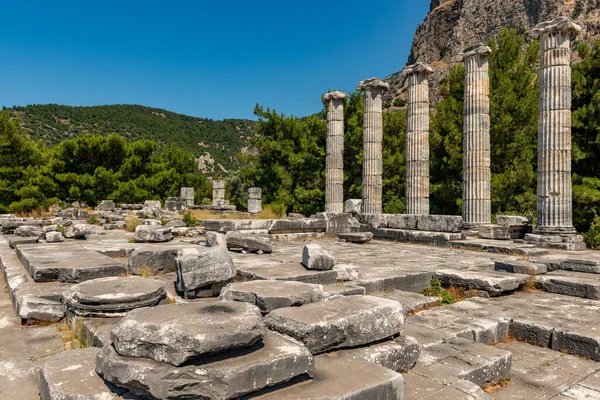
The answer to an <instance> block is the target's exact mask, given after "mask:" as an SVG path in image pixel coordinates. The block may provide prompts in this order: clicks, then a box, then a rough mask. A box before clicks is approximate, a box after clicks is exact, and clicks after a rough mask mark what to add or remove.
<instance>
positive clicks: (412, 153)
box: [404, 63, 433, 215]
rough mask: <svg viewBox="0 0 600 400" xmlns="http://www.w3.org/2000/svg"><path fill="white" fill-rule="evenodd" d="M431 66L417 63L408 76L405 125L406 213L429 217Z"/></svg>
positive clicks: (408, 72) (408, 68)
mask: <svg viewBox="0 0 600 400" xmlns="http://www.w3.org/2000/svg"><path fill="white" fill-rule="evenodd" d="M432 72H433V68H431V66H429V65H427V64H424V63H417V64H414V65H411V66H408V67H406V68H405V69H404V74H407V75H408V116H407V123H406V213H407V214H419V215H428V214H429V82H428V76H429V74H430V73H432Z"/></svg>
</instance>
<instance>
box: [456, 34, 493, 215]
mask: <svg viewBox="0 0 600 400" xmlns="http://www.w3.org/2000/svg"><path fill="white" fill-rule="evenodd" d="M490 52H491V50H490V48H489V47H487V46H485V45H484V44H481V43H479V44H476V45H474V46H471V47H468V48H466V49H464V50H462V51H461V52H460V54H459V55H458V58H457V60H458V61H459V62H464V64H465V74H466V75H465V99H464V110H463V116H464V123H463V203H462V209H463V212H462V213H463V219H464V221H465V226H466V227H474V226H476V225H480V224H489V223H491V219H492V206H491V200H490V198H491V179H492V173H491V170H490V98H489V95H490V78H489V73H488V56H489V54H490Z"/></svg>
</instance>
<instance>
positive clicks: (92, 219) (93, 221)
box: [87, 214, 100, 225]
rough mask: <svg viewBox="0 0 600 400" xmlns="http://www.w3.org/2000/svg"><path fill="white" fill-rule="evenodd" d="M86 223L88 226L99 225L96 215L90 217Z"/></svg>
mask: <svg viewBox="0 0 600 400" xmlns="http://www.w3.org/2000/svg"><path fill="white" fill-rule="evenodd" d="M87 223H88V224H90V225H98V224H100V218H98V216H97V215H93V214H92V215H90V217H89V218H88V220H87Z"/></svg>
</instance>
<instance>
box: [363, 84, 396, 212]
mask: <svg viewBox="0 0 600 400" xmlns="http://www.w3.org/2000/svg"><path fill="white" fill-rule="evenodd" d="M389 88H390V85H389V84H388V83H387V82H385V81H382V80H381V79H377V78H370V79H367V80H364V81H362V82H360V84H359V85H358V88H357V90H358V91H361V92H364V97H365V118H364V135H363V181H362V208H361V212H362V213H364V214H380V213H381V210H382V186H383V181H382V173H383V157H382V147H381V146H382V141H383V116H382V109H383V107H382V98H381V95H382V93H383V91H384V90H387V89H389Z"/></svg>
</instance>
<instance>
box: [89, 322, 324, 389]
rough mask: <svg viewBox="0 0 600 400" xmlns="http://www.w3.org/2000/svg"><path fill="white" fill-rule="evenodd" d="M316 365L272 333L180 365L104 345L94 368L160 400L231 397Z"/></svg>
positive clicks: (293, 344)
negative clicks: (125, 354) (247, 344)
mask: <svg viewBox="0 0 600 400" xmlns="http://www.w3.org/2000/svg"><path fill="white" fill-rule="evenodd" d="M313 370H314V359H313V357H312V356H311V355H310V353H309V352H308V350H307V349H306V348H305V347H304V346H302V344H300V343H299V342H297V341H295V340H293V339H290V338H288V337H285V336H283V335H280V334H278V333H275V332H268V333H267V335H265V337H264V338H263V340H262V342H258V343H256V344H255V345H253V346H251V347H248V348H246V349H239V350H235V351H231V352H227V353H221V354H218V355H215V356H211V357H203V358H199V359H196V360H194V361H191V362H190V363H187V364H185V365H183V366H180V367H174V366H172V365H169V364H165V363H159V362H156V361H154V360H151V359H148V358H130V357H122V356H120V355H118V354H117V352H116V351H115V350H114V348H113V347H112V346H110V345H109V346H105V347H104V348H103V349H102V351H101V353H100V355H99V356H98V361H97V364H96V371H97V372H98V373H100V374H101V375H102V376H103V378H104V379H105V380H107V381H109V382H111V383H113V384H115V385H117V386H120V387H125V388H127V389H129V390H131V391H132V392H134V393H136V394H138V395H140V396H147V397H151V398H157V399H169V400H176V399H181V400H183V399H193V398H199V399H210V400H221V399H233V398H237V397H239V396H242V395H244V394H247V393H251V392H255V391H258V390H260V389H262V388H264V387H266V386H270V385H277V384H279V383H282V382H286V381H288V380H290V379H292V378H294V377H295V376H299V375H302V374H306V373H309V374H311V373H312V372H313Z"/></svg>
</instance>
